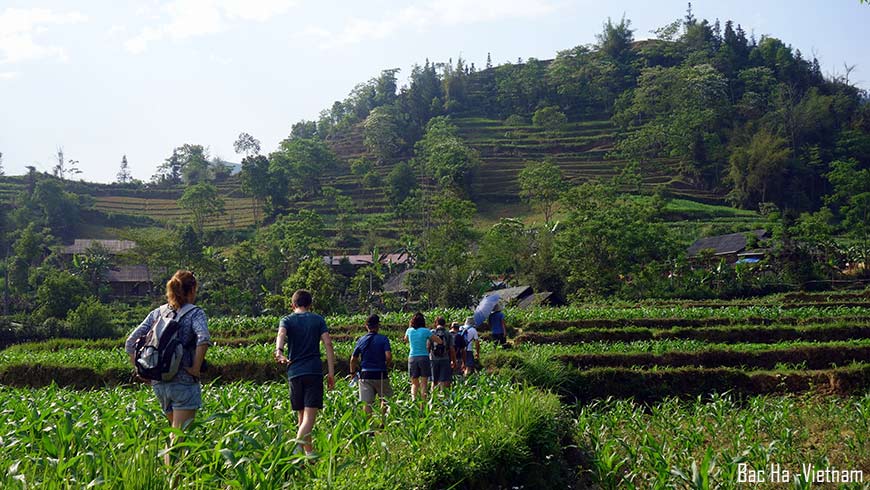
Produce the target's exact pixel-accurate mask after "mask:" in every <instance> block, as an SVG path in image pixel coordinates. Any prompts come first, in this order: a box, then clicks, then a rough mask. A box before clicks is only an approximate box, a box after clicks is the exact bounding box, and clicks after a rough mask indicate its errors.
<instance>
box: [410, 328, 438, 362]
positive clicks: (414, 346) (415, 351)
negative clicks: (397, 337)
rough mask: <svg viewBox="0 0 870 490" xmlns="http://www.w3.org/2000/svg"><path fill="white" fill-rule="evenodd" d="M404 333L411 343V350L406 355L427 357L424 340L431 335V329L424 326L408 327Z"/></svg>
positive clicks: (427, 351) (427, 352)
mask: <svg viewBox="0 0 870 490" xmlns="http://www.w3.org/2000/svg"><path fill="white" fill-rule="evenodd" d="M405 335H406V336H407V337H408V341H409V342H410V343H411V352H410V353H409V354H408V357H419V356H423V357H429V350H428V349H426V341H427V340H429V337H431V336H432V331H431V330H429V329H428V328H426V327H420V328H413V327H408V330H406V331H405Z"/></svg>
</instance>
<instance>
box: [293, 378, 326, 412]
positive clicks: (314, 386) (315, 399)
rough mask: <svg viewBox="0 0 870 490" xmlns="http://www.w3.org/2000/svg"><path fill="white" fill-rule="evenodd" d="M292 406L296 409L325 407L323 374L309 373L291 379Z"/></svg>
mask: <svg viewBox="0 0 870 490" xmlns="http://www.w3.org/2000/svg"><path fill="white" fill-rule="evenodd" d="M290 406H291V407H292V408H293V410H295V411H297V412H298V411H300V410H302V409H304V408H323V375H320V374H307V375H303V376H296V377H295V378H293V379H291V380H290Z"/></svg>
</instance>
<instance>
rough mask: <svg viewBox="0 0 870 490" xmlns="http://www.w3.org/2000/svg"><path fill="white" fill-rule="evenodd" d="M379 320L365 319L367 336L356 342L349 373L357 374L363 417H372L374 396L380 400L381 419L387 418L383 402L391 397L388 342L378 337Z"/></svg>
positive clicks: (390, 357)
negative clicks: (357, 372) (364, 415)
mask: <svg viewBox="0 0 870 490" xmlns="http://www.w3.org/2000/svg"><path fill="white" fill-rule="evenodd" d="M380 326H381V318H380V317H379V316H378V315H371V316H369V317H368V319H366V329H367V330H368V333H366V334H365V335H363V336H362V337H360V338H359V340H357V342H356V347H354V349H353V353H352V354H351V356H350V372H351V373H355V372H356V371H357V369H358V368H359V369H360V372H359V400H360V401H361V402H363V404H364V405H363V410H365V412H366V415H369V416H370V415H371V414H372V403H373V402H374V401H375V395H377V396H378V397H380V399H381V415H382V416H385V415H386V414H387V398H391V397H392V396H393V388H392V387H391V386H390V377H389V367H390V366H391V365H392V364H393V353H392V351H391V350H390V339H388V338H387V337H386V336H384V335H381V334H379V333H378V329H379V328H380Z"/></svg>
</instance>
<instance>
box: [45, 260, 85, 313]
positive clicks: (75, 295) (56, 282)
mask: <svg viewBox="0 0 870 490" xmlns="http://www.w3.org/2000/svg"><path fill="white" fill-rule="evenodd" d="M87 294H88V286H87V284H85V282H84V281H83V280H82V279H81V278H79V277H77V276H74V275H72V274H70V273H69V272H66V271H52V272H49V273H48V275H47V276H46V277H45V280H44V281H43V282H42V284H40V285H39V288H37V290H36V303H37V304H38V305H39V309H38V311H37V314H38V316H39V317H41V318H64V317H66V315H67V313H68V312H69V311H70V310H71V309H73V308H74V307H75V306H76V305H77V304H79V303H80V302H81V301H82V299H84V298H85V296H86V295H87Z"/></svg>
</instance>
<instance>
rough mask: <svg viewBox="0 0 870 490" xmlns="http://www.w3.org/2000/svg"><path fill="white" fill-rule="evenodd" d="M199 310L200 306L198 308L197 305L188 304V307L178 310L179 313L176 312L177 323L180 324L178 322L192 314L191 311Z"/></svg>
mask: <svg viewBox="0 0 870 490" xmlns="http://www.w3.org/2000/svg"><path fill="white" fill-rule="evenodd" d="M197 308H199V306H196V305H194V304H191V303H187V304H186V305H184V306H182V307H181V309H180V310H178V311H177V312H176V314H175V321H177V322H178V321H181V318H182V317H183V316H184V315H186V314H188V313H190V312H191V311H193V310H195V309H197Z"/></svg>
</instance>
